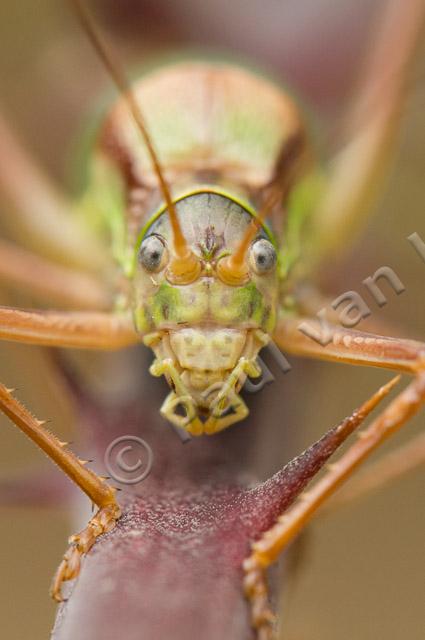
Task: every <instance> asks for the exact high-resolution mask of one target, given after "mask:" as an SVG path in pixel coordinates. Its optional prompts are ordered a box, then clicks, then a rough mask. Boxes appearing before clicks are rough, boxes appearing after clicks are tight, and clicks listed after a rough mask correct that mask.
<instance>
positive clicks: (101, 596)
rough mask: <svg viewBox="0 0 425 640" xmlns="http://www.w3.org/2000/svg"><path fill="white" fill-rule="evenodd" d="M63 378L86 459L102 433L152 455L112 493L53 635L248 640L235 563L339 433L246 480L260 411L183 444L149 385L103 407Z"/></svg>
mask: <svg viewBox="0 0 425 640" xmlns="http://www.w3.org/2000/svg"><path fill="white" fill-rule="evenodd" d="M70 380H71V387H72V389H73V394H74V397H75V400H76V402H77V403H78V406H79V410H80V416H81V425H82V426H83V427H84V428H85V429H87V430H89V432H90V434H91V441H92V447H93V451H94V452H95V455H96V454H97V455H96V458H97V459H98V460H101V459H102V456H103V453H104V451H105V450H106V448H107V446H108V444H109V443H110V442H111V440H112V439H113V438H114V437H117V436H118V435H130V434H133V435H134V434H137V435H139V436H141V437H142V438H143V439H145V440H146V442H148V443H149V445H150V446H151V448H152V450H153V452H154V464H153V468H152V472H151V474H150V475H149V477H148V478H147V479H146V480H145V481H144V482H143V483H142V484H141V485H139V486H136V487H133V488H131V487H126V488H125V490H124V491H123V492H122V493H121V494H120V503H121V505H122V508H123V516H122V518H121V519H120V521H119V522H118V524H117V526H116V528H115V529H114V530H113V531H112V532H110V533H109V534H107V535H105V536H103V537H102V538H101V539H99V541H98V542H97V544H96V545H95V546H94V548H93V549H92V551H91V553H90V554H89V556H88V557H87V558H86V559H85V561H84V562H83V567H82V571H81V574H80V576H79V578H78V580H77V581H76V582H75V583H74V584H73V586H72V588H71V594H70V597H69V600H68V602H67V603H65V604H64V605H63V606H61V608H60V609H59V613H58V617H57V621H56V625H55V629H54V632H53V638H54V640H71V639H72V640H73V639H74V638H77V637H78V638H83V639H84V640H100V639H102V640H112V639H114V640H115V639H116V638H119V637H123V638H125V640H136V639H137V640H140V639H145V638H146V640H147V639H149V640H165V639H168V638H173V640H195V639H197V638H202V639H203V640H222V639H223V638H226V640H251V639H252V638H253V637H254V636H253V632H252V630H251V628H250V625H249V611H248V607H247V604H246V601H245V599H244V595H243V590H242V570H241V565H242V561H243V559H244V558H245V557H246V556H247V554H248V552H249V548H250V543H251V542H252V541H253V540H255V539H256V538H258V537H259V536H260V534H261V533H262V532H263V531H265V530H266V529H268V528H269V527H270V526H271V525H272V524H273V523H274V522H275V520H276V517H277V516H278V515H279V514H280V513H282V512H283V511H284V510H285V509H287V508H288V507H289V506H290V504H292V503H293V501H294V500H295V498H296V497H297V495H299V493H300V492H301V491H302V490H303V489H304V487H305V486H306V484H307V483H308V481H309V480H310V479H311V478H312V477H313V476H314V475H315V474H316V473H317V471H318V470H319V469H320V468H321V467H322V466H323V464H324V463H325V461H326V460H327V459H328V458H329V456H330V455H331V454H332V452H333V451H334V450H335V449H336V448H337V447H338V445H339V444H340V443H341V441H342V440H343V434H342V432H341V430H337V429H336V428H335V429H332V430H331V431H329V432H328V433H327V434H326V435H325V436H324V437H323V438H322V439H321V440H319V441H318V442H317V443H315V444H314V445H313V446H312V447H310V448H309V449H307V450H306V451H305V452H304V453H303V454H301V456H299V457H298V458H296V459H295V460H293V461H291V462H290V463H288V464H287V465H286V466H285V467H284V468H283V469H282V470H281V471H279V472H278V473H276V474H274V476H273V477H272V478H270V479H269V480H267V481H266V482H265V483H262V484H258V483H257V485H256V486H252V484H251V483H250V480H249V476H248V473H249V471H250V470H251V464H250V462H249V460H250V456H249V453H250V448H252V447H253V446H255V442H256V435H258V429H259V427H260V426H261V430H262V431H261V433H263V430H265V429H266V428H267V425H266V424H260V422H259V419H258V418H259V416H261V411H260V412H257V417H256V416H255V414H254V416H253V417H252V418H251V419H250V420H249V421H247V422H246V423H244V424H243V425H242V424H241V425H238V426H234V427H233V428H231V429H229V430H228V431H226V432H223V433H222V434H219V435H216V436H213V437H203V438H196V439H193V440H192V441H190V442H188V443H186V444H183V443H182V442H181V440H180V439H179V437H178V435H177V434H176V433H174V432H173V430H172V429H170V428H169V427H168V426H167V425H166V424H165V423H164V422H163V421H162V420H161V419H160V417H159V415H158V413H157V400H158V399H159V398H158V391H159V392H160V394H162V392H163V387H162V385H159V384H158V382H155V381H151V380H149V381H146V380H144V386H143V390H142V391H141V393H140V397H138V398H137V399H135V400H133V402H131V403H130V402H127V404H126V405H125V406H119V407H116V406H115V407H114V406H112V407H111V406H105V404H103V403H99V402H98V401H96V400H94V398H93V397H91V396H90V394H88V393H87V392H86V391H83V390H82V388H81V387H79V386H78V384H77V382H76V380H75V379H72V378H71V379H70ZM256 400H257V398H256ZM98 469H99V470H100V469H101V467H100V466H99V467H98ZM251 480H252V478H251Z"/></svg>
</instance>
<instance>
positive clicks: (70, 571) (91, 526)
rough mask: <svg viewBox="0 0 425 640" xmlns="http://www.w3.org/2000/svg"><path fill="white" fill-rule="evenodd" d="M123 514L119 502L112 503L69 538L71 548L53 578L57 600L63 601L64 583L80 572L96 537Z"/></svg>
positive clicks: (53, 596)
mask: <svg viewBox="0 0 425 640" xmlns="http://www.w3.org/2000/svg"><path fill="white" fill-rule="evenodd" d="M120 516H121V509H120V508H119V506H118V505H117V504H111V505H108V506H106V507H103V508H102V509H99V511H98V512H97V513H96V515H95V516H94V517H93V518H92V519H91V520H90V522H89V523H88V525H87V527H86V528H85V529H83V530H82V531H81V532H80V533H77V534H76V535H73V536H71V537H70V538H69V544H70V546H69V548H68V550H67V551H66V553H65V555H64V557H63V560H62V562H61V563H60V565H59V567H58V569H57V571H56V574H55V576H54V578H53V582H52V586H51V589H50V595H51V596H52V598H53V599H54V600H56V602H63V600H64V598H63V596H62V584H63V583H64V582H65V581H67V580H74V578H77V577H78V574H79V573H80V566H81V558H82V557H83V556H84V555H85V554H86V553H88V552H89V551H90V549H91V548H92V546H93V545H94V543H95V542H96V539H97V538H98V537H99V536H101V535H102V534H103V533H107V532H108V531H111V530H112V529H113V528H114V527H115V524H116V522H117V520H118V518H119V517H120Z"/></svg>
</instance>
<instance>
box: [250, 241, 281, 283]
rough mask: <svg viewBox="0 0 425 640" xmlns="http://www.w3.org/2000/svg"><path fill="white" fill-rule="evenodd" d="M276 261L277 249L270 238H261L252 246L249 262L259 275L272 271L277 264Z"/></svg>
mask: <svg viewBox="0 0 425 640" xmlns="http://www.w3.org/2000/svg"><path fill="white" fill-rule="evenodd" d="M276 261H277V256H276V249H275V248H274V246H273V245H272V243H271V242H269V241H268V240H265V239H264V238H260V240H257V241H256V242H254V244H253V245H252V246H251V250H250V253H249V262H250V264H251V267H252V268H253V269H254V271H255V273H258V275H264V274H266V273H269V272H270V271H272V270H273V269H274V268H275V266H276Z"/></svg>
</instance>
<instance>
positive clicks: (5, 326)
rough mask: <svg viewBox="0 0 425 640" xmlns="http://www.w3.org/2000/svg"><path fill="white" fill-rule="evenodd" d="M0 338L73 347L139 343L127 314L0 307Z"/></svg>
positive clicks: (93, 347)
mask: <svg viewBox="0 0 425 640" xmlns="http://www.w3.org/2000/svg"><path fill="white" fill-rule="evenodd" d="M0 339H2V340H12V341H15V342H26V343H29V344H38V345H45V346H51V347H70V348H75V349H106V350H113V349H122V348H124V347H127V346H130V345H133V344H137V343H139V342H140V336H139V335H138V334H137V333H136V332H135V330H134V328H133V324H132V321H131V318H130V317H129V316H127V315H120V314H114V313H100V312H99V313H95V312H89V311H86V312H83V311H81V312H71V311H70V312H65V311H64V312H56V311H23V310H21V309H14V308H10V307H0Z"/></svg>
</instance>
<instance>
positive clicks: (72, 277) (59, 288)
mask: <svg viewBox="0 0 425 640" xmlns="http://www.w3.org/2000/svg"><path fill="white" fill-rule="evenodd" d="M0 282H2V283H4V284H5V285H6V286H8V285H9V286H10V285H12V286H14V287H18V288H19V289H20V290H21V291H25V292H27V293H29V294H30V295H31V297H35V298H37V299H39V300H40V301H42V302H45V303H50V304H59V305H66V306H69V307H71V308H74V309H90V310H102V309H108V308H111V306H112V300H111V295H109V294H108V291H107V289H106V287H103V286H102V284H101V282H100V281H98V280H97V279H96V278H95V277H94V276H92V275H90V274H89V273H87V272H83V271H77V270H74V269H71V268H67V267H64V266H60V265H58V264H55V263H53V262H50V261H48V260H46V259H45V258H41V257H39V256H37V255H36V254H33V253H31V252H30V251H27V250H26V249H21V248H20V247H18V246H15V245H14V244H12V243H9V242H6V241H5V240H1V239H0Z"/></svg>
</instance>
